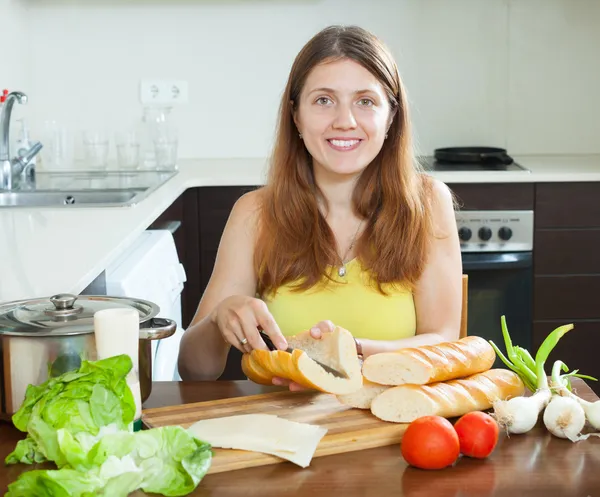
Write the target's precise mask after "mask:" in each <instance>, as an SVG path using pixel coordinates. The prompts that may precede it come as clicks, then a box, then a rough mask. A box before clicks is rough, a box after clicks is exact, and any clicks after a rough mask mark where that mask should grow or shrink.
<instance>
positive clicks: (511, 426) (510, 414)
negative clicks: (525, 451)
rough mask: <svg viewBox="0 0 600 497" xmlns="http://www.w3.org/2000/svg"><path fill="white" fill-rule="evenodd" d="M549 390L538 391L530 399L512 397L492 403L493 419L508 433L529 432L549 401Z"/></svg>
mask: <svg viewBox="0 0 600 497" xmlns="http://www.w3.org/2000/svg"><path fill="white" fill-rule="evenodd" d="M550 396H551V394H550V390H549V389H541V390H538V391H537V392H536V393H535V394H533V395H532V396H531V397H513V398H512V399H509V400H497V401H495V402H494V403H493V407H494V417H495V418H496V421H497V422H498V425H500V427H501V428H503V429H505V430H506V431H507V432H508V433H513V434H517V435H518V434H521V433H526V432H528V431H530V430H531V429H532V428H533V427H534V426H535V425H536V423H537V421H538V418H539V416H540V412H541V411H542V409H543V408H544V407H545V406H546V404H547V403H548V401H549V400H550Z"/></svg>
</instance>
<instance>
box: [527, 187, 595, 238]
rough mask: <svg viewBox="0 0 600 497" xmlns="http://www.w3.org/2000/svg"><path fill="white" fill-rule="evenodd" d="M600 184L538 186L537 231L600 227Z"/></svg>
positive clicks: (536, 206) (536, 205)
mask: <svg viewBox="0 0 600 497" xmlns="http://www.w3.org/2000/svg"><path fill="white" fill-rule="evenodd" d="M598 197H600V183H598V182H585V183H540V184H537V185H536V203H535V212H536V228H578V227H600V199H599V198H598Z"/></svg>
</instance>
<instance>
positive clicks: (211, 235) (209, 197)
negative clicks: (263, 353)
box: [196, 186, 257, 380]
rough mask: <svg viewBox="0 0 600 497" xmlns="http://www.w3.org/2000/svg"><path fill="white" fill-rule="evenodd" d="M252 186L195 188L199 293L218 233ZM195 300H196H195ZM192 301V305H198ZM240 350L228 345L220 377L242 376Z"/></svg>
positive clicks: (209, 270)
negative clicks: (236, 204)
mask: <svg viewBox="0 0 600 497" xmlns="http://www.w3.org/2000/svg"><path fill="white" fill-rule="evenodd" d="M256 188H257V187H256V186H213V187H201V188H198V219H199V233H200V235H199V239H200V241H199V246H200V250H199V252H198V257H199V261H200V262H199V264H200V271H199V278H198V279H199V289H200V296H202V294H203V293H204V290H205V289H206V285H208V282H209V280H210V276H211V274H212V271H213V267H214V265H215V258H216V256H217V250H218V249H219V243H220V241H221V235H222V234H223V230H224V229H225V224H226V223H227V219H228V218H229V214H230V213H231V209H232V208H233V206H234V204H235V203H236V201H237V200H238V199H239V198H240V197H241V196H242V195H244V194H245V193H247V192H250V191H252V190H255V189H256ZM198 302H199V300H198ZM198 302H196V305H198ZM241 360H242V354H241V353H240V352H239V351H238V350H237V349H236V348H234V347H231V349H230V351H229V356H228V358H227V364H226V366H225V371H224V372H223V374H222V375H221V377H220V378H219V379H220V380H245V379H246V376H245V375H244V373H243V372H242V368H241Z"/></svg>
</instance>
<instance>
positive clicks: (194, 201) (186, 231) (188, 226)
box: [148, 188, 203, 328]
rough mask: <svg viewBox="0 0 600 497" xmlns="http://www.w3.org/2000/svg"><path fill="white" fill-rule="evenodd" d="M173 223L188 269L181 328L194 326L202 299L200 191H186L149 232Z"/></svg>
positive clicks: (179, 253)
mask: <svg viewBox="0 0 600 497" xmlns="http://www.w3.org/2000/svg"><path fill="white" fill-rule="evenodd" d="M173 223H177V224H179V226H178V227H177V229H176V231H175V232H174V233H173V238H174V239H175V247H176V248H177V255H178V256H179V260H180V262H181V264H183V267H184V268H185V272H186V276H187V281H186V282H185V285H184V287H183V292H182V293H181V317H182V326H183V327H184V328H187V326H188V325H189V323H190V322H191V320H192V318H193V317H194V314H195V312H196V308H197V307H198V302H199V301H200V297H201V296H202V291H203V289H202V288H201V280H200V278H199V277H198V275H199V274H200V259H199V257H198V254H199V253H200V247H199V238H200V232H199V231H198V189H196V188H192V189H189V190H186V191H185V192H184V193H183V194H182V195H181V196H180V197H179V198H178V199H177V200H175V201H174V202H173V203H172V204H171V205H170V206H169V208H168V209H167V210H165V211H164V212H163V213H162V214H161V215H160V216H159V217H158V218H157V219H156V220H155V221H154V223H152V224H151V225H150V226H149V227H148V229H165V228H168V227H169V226H171V225H172V224H173Z"/></svg>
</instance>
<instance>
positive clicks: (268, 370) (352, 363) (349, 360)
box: [242, 326, 363, 395]
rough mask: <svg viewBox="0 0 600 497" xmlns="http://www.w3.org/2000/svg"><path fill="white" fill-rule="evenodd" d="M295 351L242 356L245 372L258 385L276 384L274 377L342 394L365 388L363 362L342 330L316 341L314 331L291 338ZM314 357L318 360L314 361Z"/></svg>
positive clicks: (325, 334)
mask: <svg viewBox="0 0 600 497" xmlns="http://www.w3.org/2000/svg"><path fill="white" fill-rule="evenodd" d="M287 342H288V346H289V347H290V348H292V349H294V350H292V352H287V351H285V350H272V351H270V350H262V349H256V350H253V351H252V352H250V353H249V354H248V353H247V354H244V355H243V356H242V371H243V372H244V374H245V375H246V376H247V377H248V379H250V380H251V381H253V382H255V383H259V384H261V385H272V384H273V378H274V377H276V376H277V377H280V378H285V379H288V380H291V381H294V382H295V383H298V384H300V385H302V386H304V387H306V388H310V389H314V390H319V391H321V392H326V393H331V394H336V395H342V394H349V393H351V392H354V391H356V390H358V389H360V387H361V386H362V382H363V378H362V374H361V372H360V368H361V363H360V359H359V357H358V354H357V352H356V344H355V342H354V338H353V337H352V334H351V333H350V332H349V331H348V330H345V329H344V328H341V327H339V326H338V327H336V328H335V330H334V331H333V332H331V333H324V334H323V336H322V337H321V338H320V339H314V338H313V337H312V336H311V335H310V332H308V331H307V332H304V333H301V334H298V335H296V336H293V337H287ZM313 358H314V360H313ZM315 361H319V362H321V363H322V364H325V365H326V366H329V367H331V368H333V369H336V370H337V371H340V372H341V373H344V374H346V375H347V378H341V377H337V376H334V375H333V374H331V373H330V372H328V371H326V370H325V369H323V368H322V367H321V366H320V365H319V364H318V363H317V362H315Z"/></svg>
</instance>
